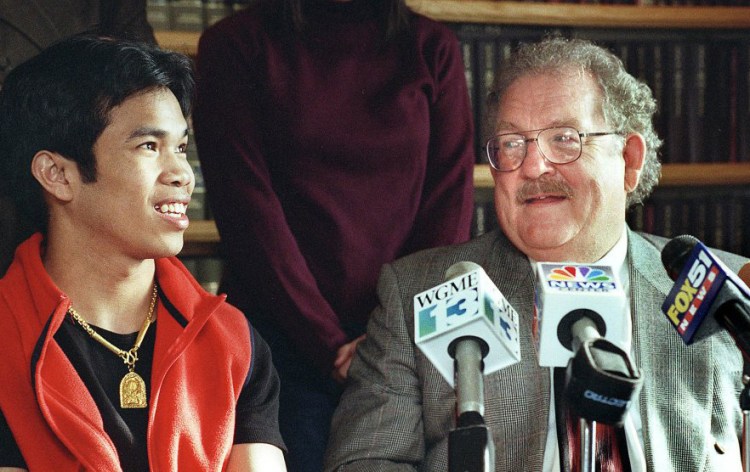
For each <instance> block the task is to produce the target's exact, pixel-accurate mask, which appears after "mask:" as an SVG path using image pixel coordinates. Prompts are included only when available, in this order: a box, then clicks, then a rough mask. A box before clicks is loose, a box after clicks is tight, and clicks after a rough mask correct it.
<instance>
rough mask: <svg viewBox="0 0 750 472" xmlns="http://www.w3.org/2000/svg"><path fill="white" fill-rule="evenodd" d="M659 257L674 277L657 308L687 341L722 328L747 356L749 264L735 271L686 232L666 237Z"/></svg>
mask: <svg viewBox="0 0 750 472" xmlns="http://www.w3.org/2000/svg"><path fill="white" fill-rule="evenodd" d="M661 260H662V263H663V264H664V268H665V269H666V270H667V274H669V277H670V278H671V279H672V280H674V281H675V284H674V286H673V287H672V290H670V292H669V295H667V298H666V299H665V300H664V303H663V304H662V307H661V309H662V312H664V314H665V315H666V316H667V318H668V319H669V321H670V322H671V323H672V326H674V328H675V330H677V333H678V334H679V335H680V337H682V340H683V341H684V342H685V344H692V343H693V342H695V341H699V340H701V339H704V338H706V337H708V336H710V335H712V334H714V333H715V332H717V331H720V330H721V329H724V330H726V331H727V332H729V334H730V335H731V336H732V338H733V339H734V341H735V343H736V344H737V347H738V348H739V349H740V351H742V354H743V356H744V357H745V358H746V359H750V289H748V287H747V284H746V283H745V282H744V281H743V278H748V275H749V273H750V267H748V264H746V265H745V266H744V267H743V268H742V270H740V274H742V275H741V276H738V275H737V274H735V273H733V272H732V271H731V270H730V269H729V268H728V267H727V266H726V265H725V264H724V263H723V262H722V261H721V260H719V259H718V258H717V257H716V256H715V255H714V254H713V253H712V252H711V251H710V250H709V249H708V248H707V247H706V246H705V245H704V244H703V243H702V242H700V241H699V240H698V239H697V238H695V237H694V236H690V235H682V236H677V237H676V238H674V239H672V240H670V241H669V242H668V243H667V244H666V245H665V246H664V248H663V249H662V252H661Z"/></svg>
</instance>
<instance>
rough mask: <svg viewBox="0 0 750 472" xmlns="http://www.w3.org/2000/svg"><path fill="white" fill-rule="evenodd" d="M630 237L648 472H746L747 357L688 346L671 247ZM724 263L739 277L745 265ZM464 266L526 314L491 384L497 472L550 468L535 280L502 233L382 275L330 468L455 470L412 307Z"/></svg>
mask: <svg viewBox="0 0 750 472" xmlns="http://www.w3.org/2000/svg"><path fill="white" fill-rule="evenodd" d="M628 238H629V243H628V265H629V271H630V287H631V290H630V300H631V313H632V316H633V319H634V323H633V331H634V335H633V350H634V353H635V356H634V359H635V362H636V364H637V365H638V366H640V368H641V370H642V374H643V377H644V386H643V389H642V391H641V394H640V396H639V401H638V404H637V407H638V408H639V409H640V413H641V417H642V420H643V435H644V443H645V451H644V452H645V455H646V461H647V466H648V469H649V470H653V471H658V472H669V471H680V472H686V471H690V472H699V471H705V472H708V471H721V472H728V471H734V470H740V453H739V439H738V434H739V432H740V430H741V413H740V411H739V402H738V396H739V391H740V390H741V387H742V385H741V370H742V359H741V355H740V354H739V351H738V350H737V349H736V347H735V345H734V343H733V341H732V340H731V338H730V337H729V336H728V335H726V334H725V333H719V334H716V335H714V336H711V337H709V338H708V339H705V340H703V341H700V342H698V343H694V344H693V345H691V346H685V345H684V344H683V342H682V340H681V339H680V338H679V336H678V335H677V334H676V333H675V332H674V328H673V327H672V326H671V324H670V323H669V321H668V320H667V319H666V317H665V316H664V315H663V314H662V313H661V304H662V302H663V301H664V298H665V296H666V295H667V293H668V291H669V290H670V289H671V287H672V284H673V282H672V280H670V279H669V277H668V276H667V274H666V272H665V270H664V268H663V266H662V264H661V259H660V251H661V247H662V246H663V245H664V244H665V242H666V239H664V238H658V237H655V236H648V235H643V236H642V235H639V234H636V233H634V232H629V233H628ZM719 257H721V258H722V260H724V261H725V262H726V263H727V264H728V265H729V266H730V267H731V268H732V269H733V270H738V268H739V267H740V266H741V264H742V263H744V262H746V260H744V259H743V258H740V257H738V256H734V255H731V254H727V253H719ZM464 260H468V261H472V262H476V263H478V264H479V265H481V266H482V267H483V268H484V269H485V271H486V272H487V274H488V275H489V277H490V278H491V279H492V280H493V282H494V283H495V284H496V285H497V286H498V288H499V289H500V291H501V292H502V293H503V295H504V296H505V297H506V298H507V299H508V301H509V302H510V304H511V305H512V306H513V307H514V308H515V309H516V310H517V312H518V314H519V321H520V340H521V359H522V360H521V362H520V363H518V364H515V365H513V366H510V367H508V368H506V369H503V370H500V371H498V372H494V373H492V374H489V375H487V376H485V380H484V389H485V421H486V423H487V424H488V426H489V428H490V430H491V432H492V434H493V437H494V444H495V456H496V467H495V470H496V471H535V472H538V471H540V470H542V464H543V457H544V448H545V442H546V437H547V420H548V415H549V405H550V381H549V378H550V375H549V370H548V369H547V368H540V367H539V366H538V365H537V360H536V352H535V347H534V343H533V341H532V337H531V332H532V330H531V324H532V317H533V302H534V277H533V273H532V270H531V266H530V264H529V261H528V259H527V257H526V256H525V255H523V254H522V253H520V252H519V251H518V250H517V249H516V248H515V247H514V246H513V245H512V244H511V243H510V242H509V241H508V240H507V238H506V237H505V236H504V235H502V233H500V232H499V231H495V232H492V233H489V234H486V235H484V236H482V237H479V238H477V239H475V240H472V241H470V242H468V243H466V244H463V245H458V246H451V247H445V248H437V249H430V250H427V251H422V252H419V253H416V254H413V255H411V256H407V257H406V258H403V259H401V260H398V261H396V262H394V263H392V264H389V265H386V266H384V267H383V270H382V272H381V277H380V281H379V285H378V296H379V302H380V305H379V307H378V308H376V310H375V311H374V312H373V314H372V317H371V319H370V323H369V325H368V331H367V338H366V340H365V341H363V342H362V343H361V344H360V346H359V348H358V351H357V355H356V356H355V359H354V360H353V362H352V365H351V368H350V371H349V379H350V380H349V384H348V386H347V388H346V391H345V392H344V395H343V397H342V399H341V402H340V404H339V407H338V409H337V411H336V414H335V415H334V419H333V426H332V433H331V438H330V442H329V446H328V453H327V458H326V467H325V469H326V470H341V471H355V470H356V471H376V470H378V471H380V470H394V471H395V470H421V471H446V470H448V467H447V447H448V433H449V432H450V430H451V429H453V428H454V427H455V422H454V417H455V413H454V412H455V402H456V397H455V393H454V390H453V389H452V388H451V387H450V386H449V385H448V383H447V382H446V381H445V380H444V379H443V378H442V377H441V375H440V374H439V373H438V371H437V370H436V369H435V368H434V367H433V366H432V364H431V363H430V361H429V360H428V359H427V358H426V357H425V356H424V355H423V354H422V353H421V352H420V351H419V350H418V349H417V348H416V347H415V344H414V319H413V309H412V307H413V297H414V295H415V294H417V293H419V292H421V291H423V290H426V289H428V288H431V287H434V286H436V285H438V284H440V283H442V282H443V281H444V280H443V279H444V274H445V271H446V269H447V268H448V267H450V266H451V265H452V264H454V263H456V262H458V261H464ZM635 406H636V405H633V407H635Z"/></svg>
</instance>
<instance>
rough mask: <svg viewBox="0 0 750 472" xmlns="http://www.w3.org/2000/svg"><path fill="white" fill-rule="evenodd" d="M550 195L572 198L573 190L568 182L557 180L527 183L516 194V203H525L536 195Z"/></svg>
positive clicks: (538, 180) (540, 180) (547, 179)
mask: <svg viewBox="0 0 750 472" xmlns="http://www.w3.org/2000/svg"><path fill="white" fill-rule="evenodd" d="M540 193H548V194H552V195H557V196H561V197H568V198H570V197H572V196H573V189H572V188H571V187H570V185H568V184H567V183H566V182H564V181H562V180H557V179H551V178H545V177H542V178H540V179H537V180H534V181H531V182H526V183H524V184H523V186H521V188H520V189H518V191H517V192H516V202H518V203H524V202H525V201H526V200H528V199H529V198H531V197H532V196H534V195H538V194H540Z"/></svg>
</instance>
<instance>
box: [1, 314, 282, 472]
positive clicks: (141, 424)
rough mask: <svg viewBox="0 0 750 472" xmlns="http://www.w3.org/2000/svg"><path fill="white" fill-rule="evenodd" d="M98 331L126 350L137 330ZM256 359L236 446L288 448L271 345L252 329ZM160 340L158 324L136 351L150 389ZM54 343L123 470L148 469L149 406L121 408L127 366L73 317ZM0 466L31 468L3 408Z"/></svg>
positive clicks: (240, 409) (240, 407) (243, 395)
mask: <svg viewBox="0 0 750 472" xmlns="http://www.w3.org/2000/svg"><path fill="white" fill-rule="evenodd" d="M93 328H94V330H95V331H96V332H97V333H99V334H100V335H102V336H103V337H104V338H105V339H107V340H108V341H109V342H111V343H112V344H114V345H115V346H117V347H119V348H120V349H124V350H128V349H130V348H131V347H132V346H133V343H135V338H136V336H137V334H138V333H132V334H117V333H113V332H111V331H107V330H104V329H101V328H98V327H96V326H93ZM250 330H251V336H252V340H253V358H252V363H251V366H250V370H249V372H248V377H247V379H246V380H245V383H244V385H243V388H242V392H240V397H239V399H238V400H237V411H236V421H235V423H236V425H235V430H234V444H243V443H255V442H262V443H268V444H273V445H275V446H278V447H280V448H282V449H283V448H284V443H283V441H282V439H281V435H280V433H279V429H278V394H279V379H278V376H277V375H276V371H275V370H274V369H273V366H272V363H271V351H270V349H269V348H268V344H266V342H265V341H264V340H263V339H262V338H261V337H260V335H259V334H258V332H257V331H255V330H254V329H253V328H252V327H250ZM155 340H156V322H154V323H153V324H152V325H151V327H150V328H149V330H148V332H147V333H146V336H145V338H144V339H143V342H142V343H141V347H140V348H139V349H138V362H137V363H136V365H135V372H136V373H137V374H138V375H140V376H141V377H142V378H143V380H144V381H145V382H146V391H147V392H148V393H150V391H151V390H150V380H151V362H152V360H153V354H154V342H155ZM55 341H56V342H57V343H58V344H59V345H60V347H61V349H62V350H63V352H65V355H67V356H68V358H69V359H70V362H71V363H72V364H73V366H74V367H75V369H76V371H77V372H78V375H79V376H80V377H81V379H82V380H83V383H84V384H85V385H86V387H87V388H88V390H89V392H91V396H92V397H93V399H94V401H95V402H96V404H97V406H98V408H99V412H100V413H101V416H102V420H103V422H104V430H105V431H106V433H107V434H108V435H109V437H110V438H111V439H112V442H113V443H114V445H115V447H116V448H117V452H118V454H119V456H120V462H121V464H122V469H123V471H139V472H140V471H144V470H148V457H147V450H146V428H147V425H148V408H132V409H123V408H120V393H119V392H120V380H121V379H122V377H123V376H124V375H125V374H126V373H127V372H128V367H127V366H126V365H125V363H124V362H123V361H122V359H121V358H119V357H118V356H116V355H115V354H114V353H112V351H110V350H108V349H107V348H106V347H104V346H103V345H102V344H100V343H99V342H97V341H95V340H94V339H92V338H91V337H90V336H89V335H88V334H87V333H86V332H85V331H84V330H83V329H82V328H81V327H80V326H79V325H78V324H77V323H76V322H75V321H74V320H73V319H72V318H71V317H70V316H68V317H66V320H65V322H63V324H62V326H61V327H60V329H59V330H58V331H57V333H55ZM0 467H21V468H27V466H26V463H25V461H24V459H23V457H22V456H21V453H20V451H19V450H18V446H17V445H16V442H15V439H14V438H13V434H12V432H11V431H10V428H9V426H8V424H7V422H6V420H5V416H4V415H3V414H2V412H1V411H0Z"/></svg>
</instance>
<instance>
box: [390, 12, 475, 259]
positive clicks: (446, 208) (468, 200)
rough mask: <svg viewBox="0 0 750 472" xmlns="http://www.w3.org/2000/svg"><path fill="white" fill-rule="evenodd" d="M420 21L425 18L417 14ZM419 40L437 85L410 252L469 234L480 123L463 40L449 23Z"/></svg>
mask: <svg viewBox="0 0 750 472" xmlns="http://www.w3.org/2000/svg"><path fill="white" fill-rule="evenodd" d="M417 21H420V20H419V19H417ZM429 23H430V24H432V25H433V26H434V27H435V28H436V29H429V31H430V32H431V34H429V35H427V37H426V38H425V37H422V35H421V34H420V33H419V31H420V30H419V29H417V42H418V44H419V47H420V48H421V51H420V52H421V54H422V55H423V60H424V61H425V63H426V65H427V67H428V68H429V69H430V74H431V75H432V77H433V83H434V90H433V96H432V103H431V107H430V143H429V151H428V152H429V154H428V159H427V167H426V178H425V185H424V188H423V191H422V198H421V202H420V207H419V212H418V214H417V216H416V219H415V224H414V226H413V228H414V231H413V232H412V234H411V236H410V239H409V241H408V242H407V245H406V250H405V251H404V254H408V253H410V252H414V251H417V250H420V249H425V248H430V247H437V246H444V245H450V244H456V243H459V242H464V241H467V240H468V239H469V231H470V228H471V218H472V214H473V205H474V176H473V171H474V162H475V157H474V139H473V136H474V131H473V130H474V123H473V115H472V112H471V105H470V103H469V93H468V90H467V86H466V76H465V73H464V66H463V60H462V58H461V51H460V48H459V43H458V40H457V39H456V37H455V35H454V34H453V32H452V31H450V30H449V29H448V28H446V27H445V26H443V25H439V24H436V23H434V22H429Z"/></svg>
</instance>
